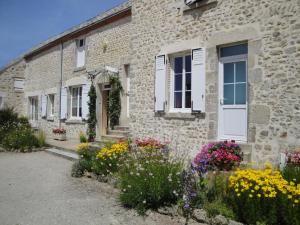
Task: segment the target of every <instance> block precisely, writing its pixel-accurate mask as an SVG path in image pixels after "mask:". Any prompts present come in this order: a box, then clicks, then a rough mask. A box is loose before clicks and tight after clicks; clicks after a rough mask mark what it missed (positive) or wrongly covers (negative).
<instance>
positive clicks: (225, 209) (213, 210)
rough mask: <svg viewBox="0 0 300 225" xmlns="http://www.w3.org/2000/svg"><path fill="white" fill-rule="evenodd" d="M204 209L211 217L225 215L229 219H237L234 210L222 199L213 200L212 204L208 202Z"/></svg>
mask: <svg viewBox="0 0 300 225" xmlns="http://www.w3.org/2000/svg"><path fill="white" fill-rule="evenodd" d="M203 209H205V210H206V212H207V214H208V216H209V217H213V216H217V215H223V216H225V217H226V218H229V219H234V218H235V214H234V212H233V210H232V209H231V208H230V207H229V206H228V204H226V203H225V202H224V201H222V200H221V199H217V200H213V201H211V202H209V201H206V202H205V204H204V205H203Z"/></svg>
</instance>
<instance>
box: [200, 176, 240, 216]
mask: <svg viewBox="0 0 300 225" xmlns="http://www.w3.org/2000/svg"><path fill="white" fill-rule="evenodd" d="M229 175H230V174H229V173H228V172H209V173H207V174H206V175H205V177H201V179H200V181H199V185H198V194H197V200H196V201H195V204H196V207H199V208H203V209H205V210H206V211H207V213H208V216H209V217H213V216H216V215H220V214H221V215H223V216H225V217H227V218H230V219H234V218H235V215H234V212H233V210H232V209H231V207H230V205H229V204H228V192H229V190H228V177H229Z"/></svg>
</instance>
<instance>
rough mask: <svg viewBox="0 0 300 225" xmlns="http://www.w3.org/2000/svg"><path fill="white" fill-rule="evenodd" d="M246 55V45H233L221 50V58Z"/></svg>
mask: <svg viewBox="0 0 300 225" xmlns="http://www.w3.org/2000/svg"><path fill="white" fill-rule="evenodd" d="M244 54H248V45H247V44H242V45H235V46H230V47H224V48H221V57H227V56H234V55H244Z"/></svg>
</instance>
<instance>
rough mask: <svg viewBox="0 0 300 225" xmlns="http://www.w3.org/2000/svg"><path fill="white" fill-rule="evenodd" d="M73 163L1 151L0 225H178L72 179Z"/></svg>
mask: <svg viewBox="0 0 300 225" xmlns="http://www.w3.org/2000/svg"><path fill="white" fill-rule="evenodd" d="M71 165H72V162H70V161H68V160H66V159H63V158H59V157H57V156H53V155H50V154H47V153H45V152H37V153H28V154H22V153H0V225H56V224H59V225H69V224H70V225H94V224H95V225H113V224H124V225H143V224H146V225H155V224H163V225H168V224H172V225H177V224H183V221H177V220H175V219H174V220H173V219H171V218H169V217H165V216H161V215H159V214H153V213H152V214H151V215H150V216H148V217H146V218H143V217H141V216H137V214H136V213H135V211H133V210H126V209H124V208H122V207H121V206H120V204H119V203H118V201H117V197H116V196H117V191H116V190H115V189H113V188H111V186H109V185H106V184H103V183H100V182H97V181H95V180H92V179H88V178H80V179H78V178H72V177H71V176H70V170H71Z"/></svg>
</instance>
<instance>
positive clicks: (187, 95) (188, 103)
mask: <svg viewBox="0 0 300 225" xmlns="http://www.w3.org/2000/svg"><path fill="white" fill-rule="evenodd" d="M191 102H192V100H191V92H190V91H186V92H185V108H191Z"/></svg>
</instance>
